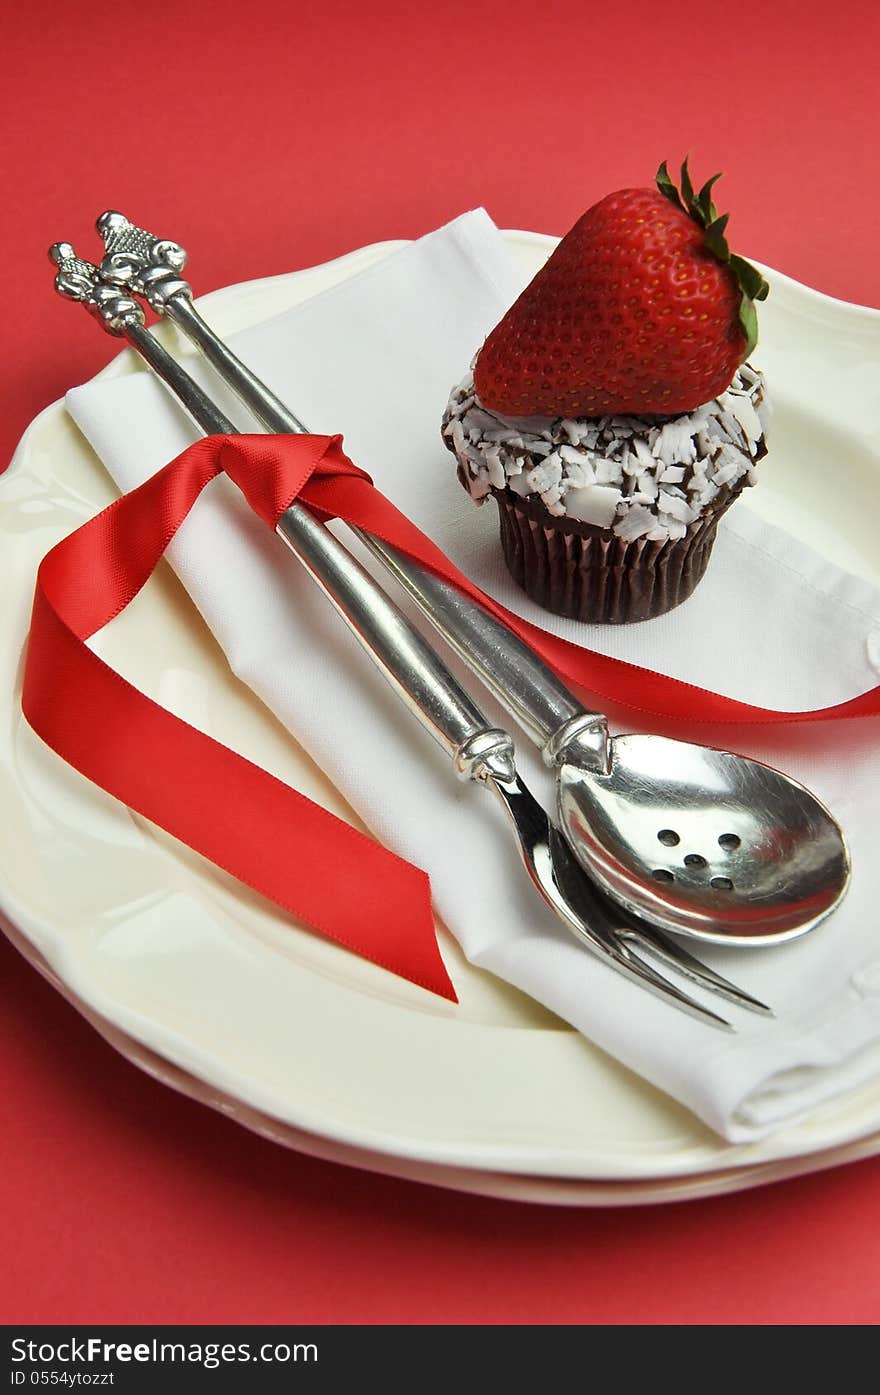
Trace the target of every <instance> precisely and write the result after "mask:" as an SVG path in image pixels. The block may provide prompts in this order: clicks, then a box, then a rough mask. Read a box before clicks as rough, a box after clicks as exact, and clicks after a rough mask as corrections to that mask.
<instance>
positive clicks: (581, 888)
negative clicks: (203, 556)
mask: <svg viewBox="0 0 880 1395" xmlns="http://www.w3.org/2000/svg"><path fill="white" fill-rule="evenodd" d="M50 256H51V257H52V260H53V261H54V262H55V264H56V265H57V267H58V274H57V276H56V289H57V290H58V291H59V293H60V294H62V295H65V296H67V297H68V298H70V299H74V300H79V301H81V302H82V303H83V304H84V305H85V306H86V307H87V308H88V309H89V310H90V311H91V312H92V314H93V315H94V316H95V317H96V318H97V319H98V321H99V323H100V324H101V325H102V327H103V328H104V329H105V330H107V331H108V332H109V333H111V334H115V335H119V336H122V337H124V338H126V339H127V340H128V341H129V342H130V343H131V344H132V345H133V346H134V347H135V348H136V349H137V351H138V352H139V353H140V354H141V355H142V357H143V358H144V359H145V360H146V361H147V363H148V364H149V365H150V366H151V367H152V368H153V370H154V371H155V372H156V373H157V375H158V376H159V377H160V378H161V379H162V380H163V381H164V382H165V383H166V385H167V386H168V387H169V388H170V389H171V391H172V392H173V393H174V394H175V396H176V397H177V398H178V399H179V400H180V402H181V403H182V404H183V406H184V407H185V408H186V410H187V411H188V413H189V414H190V416H191V417H192V418H193V420H194V421H195V422H196V423H197V425H199V426H200V427H201V429H202V430H204V431H205V432H207V433H208V434H234V433H235V430H236V428H235V426H234V425H233V423H232V422H231V421H230V420H229V419H228V418H227V417H226V416H225V415H224V414H223V413H222V412H220V411H219V409H218V408H217V407H216V406H215V405H214V403H213V402H212V401H211V400H210V398H209V397H208V396H207V395H206V394H205V393H204V392H203V391H202V389H201V388H200V387H199V386H198V384H197V383H196V382H195V381H194V380H193V379H192V378H191V377H190V376H189V375H188V374H187V373H186V372H185V370H184V369H183V368H182V367H181V366H180V365H179V364H178V363H177V362H176V361H175V360H174V359H173V358H172V357H171V355H169V354H168V353H167V352H166V351H165V350H164V348H163V347H162V346H161V345H160V344H159V343H158V341H157V340H156V339H155V338H154V337H153V336H152V335H151V334H150V333H149V332H148V331H147V330H146V329H145V327H144V315H143V311H142V309H141V307H140V306H139V305H138V303H137V301H135V300H134V299H133V298H132V297H131V296H129V295H128V294H126V293H125V292H123V291H121V290H120V288H119V287H118V286H116V285H112V284H108V283H107V282H106V281H104V280H102V278H101V277H100V275H99V273H98V271H97V269H96V268H95V267H94V266H93V265H92V264H91V263H89V262H87V261H85V260H84V259H82V258H79V257H77V256H76V254H75V253H74V250H73V248H72V247H71V246H70V245H69V244H67V243H56V244H55V246H54V247H53V248H52V249H51V252H50ZM227 352H228V351H227ZM255 381H258V380H255ZM300 429H304V428H301V427H300ZM279 532H280V533H281V536H282V537H283V538H284V540H285V542H286V543H287V544H288V546H289V547H290V548H291V550H292V551H294V552H295V554H296V555H297V556H298V557H299V559H300V561H302V562H303V564H304V565H305V566H306V568H307V570H308V571H309V572H310V574H311V575H312V577H313V579H315V580H316V581H317V582H318V584H319V585H320V586H321V588H322V589H323V590H324V591H325V593H326V594H327V595H328V596H329V598H330V599H331V601H332V602H333V604H334V606H335V608H336V609H337V611H338V612H339V613H340V614H341V615H342V616H343V618H344V619H345V620H346V622H347V623H348V625H349V627H350V628H351V629H352V630H353V632H354V634H355V635H356V637H357V638H358V640H359V641H360V643H361V644H362V645H363V646H364V648H366V649H367V651H368V653H370V655H371V657H372V658H373V660H374V661H375V662H376V663H377V665H378V667H379V668H380V670H381V671H382V673H383V675H384V676H385V678H386V679H387V680H388V681H389V682H390V683H391V685H392V686H393V687H394V688H395V689H396V691H397V692H398V694H399V695H400V696H402V697H403V699H404V701H405V702H406V705H407V706H408V707H409V708H410V710H411V711H412V712H413V713H414V714H415V715H416V716H417V717H418V719H419V720H420V721H421V722H422V725H424V726H425V727H426V728H427V729H428V730H429V732H430V733H431V734H432V735H433V736H434V737H435V739H436V740H437V741H438V742H439V743H440V744H441V746H443V747H444V749H445V750H447V752H449V753H450V754H451V755H452V756H453V760H454V763H455V767H456V771H457V773H458V774H459V776H460V777H461V778H463V779H473V780H477V781H479V782H481V783H483V784H485V785H487V786H488V787H489V788H490V789H491V790H492V791H493V792H494V793H495V795H496V796H497V797H498V798H499V799H500V800H501V802H502V804H503V805H504V807H505V810H506V813H507V815H508V817H509V818H510V820H511V822H512V824H513V826H514V829H515V831H516V834H517V838H518V843H519V851H520V855H521V858H522V860H523V863H524V865H525V867H526V870H527V872H528V874H529V876H530V878H531V880H532V882H533V884H534V886H535V887H536V889H537V890H538V891H539V893H540V894H541V896H542V897H543V899H544V900H545V902H546V903H547V904H548V905H549V906H550V907H551V908H552V909H553V910H554V911H555V913H556V914H557V915H558V916H559V917H560V918H561V919H562V920H563V921H564V923H565V924H566V925H567V926H568V928H569V929H570V930H571V931H573V933H574V934H575V935H576V937H577V938H578V939H579V940H580V942H581V943H582V944H584V945H586V946H587V947H588V948H590V949H591V950H593V951H594V952H595V953H597V954H598V955H599V956H600V957H601V958H603V959H604V960H605V961H606V962H608V963H610V964H611V965H612V966H613V967H614V968H615V969H617V970H618V971H620V972H622V973H624V974H626V975H627V976H628V977H629V978H631V979H633V980H634V981H635V982H637V983H638V984H640V985H641V986H642V987H646V988H649V989H651V990H652V991H653V992H654V993H655V994H658V995H659V996H660V997H662V998H663V999H664V1000H665V1001H667V1002H672V1003H674V1004H675V1005H676V1006H677V1007H679V1008H682V1009H684V1010H685V1011H688V1012H689V1013H691V1014H692V1015H694V1016H696V1017H697V1018H698V1019H699V1020H701V1021H704V1022H709V1023H712V1025H715V1026H718V1027H723V1028H727V1029H729V1030H732V1028H731V1026H730V1024H729V1023H728V1022H727V1021H726V1020H725V1019H724V1018H722V1017H720V1016H719V1015H718V1014H716V1013H714V1012H712V1011H711V1010H710V1009H708V1008H706V1007H705V1006H704V1005H703V1004H701V1003H698V1002H697V1001H695V1000H694V999H692V998H690V997H689V996H688V995H687V994H685V993H683V992H682V991H681V990H680V989H679V988H678V987H677V986H676V985H675V984H673V983H672V982H671V981H670V980H668V979H667V978H665V977H664V976H663V975H661V974H659V973H658V972H657V971H656V970H655V969H653V968H652V967H651V966H650V965H649V964H648V963H646V962H645V960H644V959H643V958H642V957H641V955H640V954H638V953H637V952H636V951H637V949H641V950H642V951H645V952H647V953H649V954H651V955H653V956H654V957H655V958H656V959H658V960H660V961H661V962H662V963H664V964H665V965H666V966H668V967H670V968H672V969H674V970H675V971H677V972H679V973H681V974H682V975H683V976H685V977H686V978H687V979H689V980H690V981H691V982H692V983H694V984H696V985H698V986H699V987H701V988H703V989H707V990H709V991H711V992H714V993H716V994H719V995H720V996H722V997H724V998H726V999H727V1000H729V1001H731V1002H733V1003H735V1004H736V1005H737V1006H740V1007H744V1008H749V1009H751V1010H753V1011H757V1012H762V1013H770V1009H769V1008H767V1007H766V1005H765V1004H763V1003H761V1002H760V1001H759V1000H758V999H756V998H754V997H753V996H752V995H751V994H748V993H746V992H745V991H744V990H742V989H740V988H738V987H736V986H735V985H734V984H732V983H730V982H729V981H728V980H727V979H725V978H723V977H722V976H721V975H719V974H717V973H715V972H714V971H713V970H712V969H710V968H708V966H706V965H705V964H702V963H701V962H700V961H699V960H697V959H696V958H695V957H694V956H693V955H691V954H689V953H688V952H687V951H686V950H684V949H683V948H681V947H680V946H678V945H677V944H675V943H674V942H673V941H672V940H669V939H667V937H666V936H665V935H663V934H662V933H661V932H660V931H659V930H656V929H655V928H653V927H649V926H647V925H646V924H645V923H644V922H642V921H638V920H636V919H635V918H634V917H631V916H629V915H628V914H627V913H626V912H624V911H622V910H620V909H619V908H618V907H616V906H613V905H612V904H611V903H610V902H608V901H607V900H606V898H605V897H604V896H603V895H602V893H601V892H600V891H599V890H598V888H597V887H596V886H595V885H594V884H593V883H592V882H591V881H590V879H589V878H588V877H587V875H586V874H585V873H584V872H583V871H582V869H581V868H580V866H579V865H578V864H577V863H576V861H575V860H574V858H573V856H572V854H571V852H570V850H569V848H568V846H567V844H566V843H565V840H564V838H563V837H562V835H561V834H560V833H559V832H558V831H557V829H556V828H555V827H554V826H553V824H552V823H551V821H550V820H549V818H548V816H547V814H546V812H545V810H544V809H543V808H542V807H541V806H540V805H539V804H538V802H537V801H536V800H535V799H534V797H533V796H532V795H531V794H530V792H529V791H528V790H527V789H526V787H525V785H524V783H523V781H522V778H521V777H520V776H519V774H518V772H517V770H516V767H515V762H514V753H513V743H512V741H511V739H510V737H509V735H508V734H507V733H506V732H503V731H500V730H498V729H496V728H491V727H490V726H489V725H488V723H487V722H486V720H485V718H484V717H483V716H482V714H481V713H480V712H479V710H478V709H477V708H476V706H475V705H474V703H473V701H472V699H471V698H470V696H469V695H468V694H467V693H466V692H465V691H464V690H463V689H462V688H461V687H460V685H459V684H458V682H457V680H456V679H455V678H454V677H453V675H452V674H451V673H450V672H449V670H448V669H447V668H446V666H445V664H444V663H443V661H442V660H441V659H440V658H439V656H438V655H437V654H436V652H435V651H434V650H433V649H431V647H430V646H429V645H428V644H427V642H426V641H425V639H424V638H423V636H422V635H421V634H420V633H419V632H418V631H416V630H415V629H414V628H413V627H412V626H411V625H410V623H409V621H408V620H407V619H406V618H405V617H404V616H403V614H402V613H401V612H400V611H399V610H398V608H397V607H396V606H395V605H394V604H393V602H391V600H390V598H389V597H388V596H387V595H386V593H385V592H384V591H383V590H382V589H381V588H380V587H379V586H378V584H377V583H376V582H375V581H374V580H373V578H372V577H370V576H369V574H368V573H367V572H366V571H365V570H364V569H363V568H362V567H361V566H360V564H359V563H358V562H357V561H356V560H355V559H354V558H353V557H352V555H351V553H349V551H348V550H347V549H346V548H345V547H344V546H343V544H342V543H340V542H339V541H338V540H337V539H336V538H335V537H334V536H333V534H331V533H330V532H329V531H328V530H327V529H326V528H324V527H323V526H322V525H321V524H319V523H318V522H317V521H316V520H315V519H314V518H313V517H312V516H311V515H310V514H309V513H308V511H307V510H306V509H304V508H303V507H302V506H300V505H295V506H294V507H293V509H289V510H288V511H287V512H286V514H285V515H284V527H283V529H282V528H281V527H279Z"/></svg>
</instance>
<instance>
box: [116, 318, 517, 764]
mask: <svg viewBox="0 0 880 1395" xmlns="http://www.w3.org/2000/svg"><path fill="white" fill-rule="evenodd" d="M121 328H122V333H123V334H124V336H125V338H127V339H128V340H129V342H130V343H131V344H132V345H133V346H134V347H135V348H136V349H137V350H138V352H139V353H140V354H141V356H142V357H143V358H144V359H145V360H146V361H147V363H149V365H150V367H151V368H152V369H153V371H154V372H155V373H156V374H157V375H158V376H159V377H160V378H161V379H162V381H163V382H164V383H165V385H166V386H167V387H168V388H170V389H171V391H172V393H173V394H174V395H175V397H177V399H178V400H179V401H180V403H181V405H182V406H183V407H184V408H185V409H186V410H187V412H188V413H189V415H190V416H191V417H192V418H193V420H194V421H195V422H196V424H197V425H198V426H200V427H201V428H202V430H203V431H205V432H207V433H208V434H209V435H217V434H219V435H229V434H234V433H235V430H236V428H235V426H234V425H233V423H232V422H231V421H230V420H229V418H228V417H226V416H225V415H224V414H223V413H222V412H221V411H220V410H219V408H218V407H216V406H215V405H214V403H213V402H212V401H211V399H210V398H209V397H208V396H207V395H206V394H205V393H204V392H203V391H202V389H201V388H200V387H199V385H198V384H197V383H196V382H195V381H194V380H193V379H192V378H191V377H190V375H189V374H188V373H187V372H186V371H185V369H183V368H181V366H180V365H179V364H178V363H177V362H176V361H175V360H174V359H173V358H172V357H171V355H170V354H168V353H166V351H165V349H164V348H163V347H162V345H161V344H159V342H158V341H157V340H156V339H154V338H153V336H152V335H151V334H150V333H149V331H148V330H146V329H145V328H144V327H143V325H142V324H139V323H137V322H134V321H129V322H127V323H124V324H123V325H122V327H121ZM277 532H278V534H279V536H280V537H281V538H282V539H283V540H284V542H285V543H286V544H287V546H288V547H289V548H290V549H291V551H292V552H293V553H294V554H295V555H296V556H297V557H298V559H299V560H300V561H301V562H302V563H303V565H304V566H305V568H306V569H307V571H308V572H309V573H310V575H311V576H312V578H313V579H314V580H315V581H316V582H317V583H318V585H319V586H320V587H321V589H322V591H324V593H325V595H326V596H327V597H328V598H329V600H330V601H331V602H332V603H333V605H334V607H335V609H336V610H337V611H338V613H339V614H340V615H341V616H342V618H343V619H344V620H345V622H346V624H347V625H348V627H349V629H350V630H351V631H352V633H353V634H354V635H355V637H356V639H357V640H358V641H359V643H360V644H361V645H362V646H363V648H364V649H366V650H367V652H368V653H369V655H370V657H371V658H372V659H373V661H374V663H375V664H376V666H377V667H378V668H379V670H380V671H381V673H382V675H383V677H384V678H385V679H386V680H387V681H388V682H389V683H390V684H391V686H392V687H393V688H394V689H395V691H396V692H397V694H398V696H399V697H401V698H402V700H403V701H404V703H405V704H406V706H407V707H408V708H409V710H410V711H411V712H412V713H413V715H414V716H415V717H417V718H418V720H419V721H420V722H421V724H422V726H423V727H425V729H426V730H427V731H428V732H429V733H430V734H431V736H433V737H434V739H435V741H437V742H438V744H439V745H440V746H442V747H443V749H444V750H445V751H446V752H447V753H448V754H449V755H451V756H452V758H453V763H454V765H455V770H456V773H457V774H458V776H459V777H460V778H461V779H465V780H486V779H490V780H491V779H495V778H500V779H505V780H510V779H513V778H514V777H515V774H516V771H515V767H514V758H513V742H512V740H511V738H510V736H509V735H508V733H507V732H505V731H501V730H500V729H498V728H495V727H492V726H490V725H489V723H488V722H487V720H486V718H485V717H484V716H483V714H482V712H480V710H479V708H478V707H477V706H476V704H475V703H474V702H473V700H472V699H471V697H470V696H469V694H468V693H466V692H465V690H464V689H463V688H462V687H461V685H460V684H459V682H458V680H457V679H456V678H455V677H454V675H453V674H452V673H451V672H450V671H449V669H448V668H447V667H446V665H445V664H444V662H443V660H442V659H441V658H440V656H439V654H437V653H436V652H435V650H433V649H432V648H431V646H430V645H429V644H428V642H427V640H425V639H424V638H423V636H422V635H421V634H420V633H419V631H418V630H416V629H415V628H414V626H413V625H411V624H410V622H409V620H408V619H407V618H406V616H405V615H404V614H403V613H402V611H400V610H399V609H398V607H397V606H396V605H395V604H394V602H393V601H392V600H391V599H390V598H389V597H388V596H387V595H386V594H385V592H384V591H383V590H382V589H381V587H380V586H378V585H377V583H376V582H375V581H374V580H373V578H372V577H371V576H370V574H369V572H367V571H366V570H365V568H363V567H362V566H361V565H360V563H359V562H358V561H357V559H356V558H354V557H353V556H352V555H351V553H350V552H349V551H348V549H347V548H346V547H344V546H343V544H342V543H341V542H339V541H338V540H337V539H336V538H335V537H334V536H333V534H332V533H331V532H330V531H329V530H328V529H327V528H325V527H324V526H323V525H322V524H321V523H319V522H318V521H317V520H316V519H315V518H313V517H312V515H311V514H310V513H309V511H308V510H307V509H306V508H304V507H303V506H302V505H301V504H292V505H291V506H290V508H288V509H287V510H285V512H284V513H283V514H282V515H281V518H280V519H279V521H278V525H277Z"/></svg>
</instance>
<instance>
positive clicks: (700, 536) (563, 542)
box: [492, 488, 740, 625]
mask: <svg viewBox="0 0 880 1395" xmlns="http://www.w3.org/2000/svg"><path fill="white" fill-rule="evenodd" d="M739 492H740V491H739V489H729V488H725V489H723V490H722V491H721V492H720V493H719V495H718V497H717V498H716V499H715V501H714V507H713V508H712V509H711V510H710V511H709V512H707V513H706V514H704V516H703V517H702V518H700V519H698V520H697V521H696V523H692V524H691V526H690V528H689V529H688V531H687V533H686V534H685V536H684V537H683V538H679V539H678V540H676V541H673V540H672V539H667V540H666V541H665V542H647V541H646V540H645V539H644V538H637V539H636V540H635V541H634V542H625V541H624V540H623V539H622V538H618V537H616V536H615V535H614V533H612V532H610V531H609V530H608V529H607V528H599V527H597V526H596V525H595V524H593V523H581V522H579V521H578V520H577V519H573V518H565V517H561V518H557V517H555V516H554V515H553V514H551V513H549V512H548V510H547V509H546V508H545V507H544V505H543V504H542V503H541V501H540V499H537V498H536V497H535V496H531V497H529V498H525V499H524V498H521V497H520V496H519V495H518V494H514V493H513V491H512V490H510V489H503V490H497V489H493V490H492V494H493V495H494V497H495V500H496V503H497V504H498V516H499V520H500V524H501V546H502V548H503V550H504V558H505V561H506V562H507V566H508V569H509V571H510V574H511V576H512V577H513V579H514V581H516V582H517V583H518V584H519V585H520V586H521V587H522V588H523V590H524V591H525V592H526V593H527V595H529V596H530V597H531V598H532V600H533V601H535V602H537V604H538V605H540V606H543V608H544V609H545V610H550V611H553V613H554V614H556V615H565V616H567V617H568V618H569V619H570V620H583V621H587V622H590V623H597V624H603V625H626V624H630V623H632V622H633V621H635V620H650V619H653V618H654V617H655V616H657V615H664V614H665V613H666V611H668V610H673V609H674V608H675V606H677V605H681V603H682V601H686V600H687V598H688V596H689V595H690V594H691V592H692V591H693V590H694V587H695V586H696V585H697V583H698V581H699V580H700V578H701V577H702V575H703V573H704V572H705V570H706V566H707V564H708V561H709V557H710V555H711V552H712V544H713V543H714V541H715V530H716V528H717V526H718V520H719V519H720V517H721V515H722V514H723V513H724V512H725V510H726V509H727V508H728V507H729V505H730V504H732V503H733V501H734V499H735V498H736V497H737V495H738V494H739Z"/></svg>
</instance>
